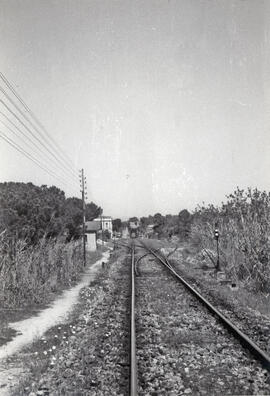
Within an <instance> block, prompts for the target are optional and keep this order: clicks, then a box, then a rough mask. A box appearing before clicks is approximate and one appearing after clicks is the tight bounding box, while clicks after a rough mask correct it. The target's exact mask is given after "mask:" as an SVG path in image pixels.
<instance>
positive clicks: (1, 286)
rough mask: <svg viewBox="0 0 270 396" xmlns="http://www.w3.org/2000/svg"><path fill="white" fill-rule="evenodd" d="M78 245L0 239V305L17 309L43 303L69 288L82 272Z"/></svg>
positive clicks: (4, 237)
mask: <svg viewBox="0 0 270 396" xmlns="http://www.w3.org/2000/svg"><path fill="white" fill-rule="evenodd" d="M81 252H82V249H81V246H80V242H79V241H71V242H69V243H65V242H63V241H61V240H60V239H46V238H45V237H44V238H42V239H41V240H40V241H39V242H38V243H37V244H35V245H33V246H31V245H30V246H29V245H28V244H27V242H26V241H25V240H21V239H19V240H16V241H14V240H12V239H10V238H7V237H6V236H5V234H4V233H2V234H1V235H0V305H1V306H2V307H3V306H8V307H10V306H11V307H15V306H16V307H17V306H23V305H29V304H40V303H43V302H47V300H48V296H49V295H50V293H51V292H56V291H57V290H61V289H62V288H63V287H66V286H69V285H71V284H72V282H73V281H74V280H76V279H77V277H78V275H79V273H80V272H81V271H82V269H83V260H82V253H81Z"/></svg>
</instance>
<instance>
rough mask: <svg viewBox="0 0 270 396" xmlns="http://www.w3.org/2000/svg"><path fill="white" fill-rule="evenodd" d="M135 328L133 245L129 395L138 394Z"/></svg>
mask: <svg viewBox="0 0 270 396" xmlns="http://www.w3.org/2000/svg"><path fill="white" fill-rule="evenodd" d="M137 388H138V379H137V359H136V328H135V247H134V245H133V246H132V250H131V302H130V384H129V394H130V396H137V395H138V391H137Z"/></svg>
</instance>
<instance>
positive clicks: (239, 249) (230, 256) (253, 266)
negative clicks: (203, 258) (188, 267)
mask: <svg viewBox="0 0 270 396" xmlns="http://www.w3.org/2000/svg"><path fill="white" fill-rule="evenodd" d="M216 225H217V226H218V228H219V231H220V238H219V242H220V253H221V256H220V259H221V265H222V267H223V269H224V271H225V272H226V273H227V275H228V276H229V277H231V278H233V279H235V280H239V281H241V282H242V283H243V284H245V285H246V286H247V287H248V288H252V289H255V290H260V291H263V292H269V287H270V276H269V252H270V239H269V237H270V194H269V193H266V192H265V191H263V192H260V191H259V190H257V189H254V190H252V189H250V188H249V189H248V190H247V191H244V190H240V189H239V188H237V190H236V191H235V192H234V193H233V194H231V195H229V196H228V201H227V202H226V203H223V204H222V205H221V207H215V206H213V205H209V206H207V207H206V206H203V207H199V208H197V210H196V211H195V213H194V215H193V223H192V227H191V239H192V241H193V242H194V244H195V245H196V246H197V247H199V248H200V249H208V250H210V251H211V252H212V253H213V254H215V252H216V241H215V239H214V228H215V226H216Z"/></svg>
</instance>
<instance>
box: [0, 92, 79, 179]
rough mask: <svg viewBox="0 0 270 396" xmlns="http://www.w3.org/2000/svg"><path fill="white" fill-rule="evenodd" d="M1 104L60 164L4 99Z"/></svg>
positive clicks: (0, 101)
mask: <svg viewBox="0 0 270 396" xmlns="http://www.w3.org/2000/svg"><path fill="white" fill-rule="evenodd" d="M0 103H2V104H3V105H4V107H5V108H6V109H7V110H8V111H9V112H10V113H11V114H12V115H13V116H14V117H15V118H16V120H17V121H18V122H19V123H20V124H22V126H23V127H24V128H25V129H26V130H27V131H28V132H29V133H30V134H31V136H32V137H33V138H34V139H36V140H37V141H38V142H39V143H40V144H41V145H42V146H43V147H44V148H45V150H47V151H49V152H50V154H51V155H52V156H53V158H55V159H56V161H57V162H59V160H58V158H57V157H56V156H55V154H54V153H52V152H51V151H50V150H49V149H48V148H47V147H46V146H45V144H44V143H43V142H42V141H41V140H40V139H39V138H38V137H37V136H36V135H35V134H34V133H33V132H32V131H31V129H29V128H28V126H27V125H25V123H24V122H23V121H22V120H21V119H20V118H19V117H18V116H17V114H16V113H14V111H12V110H11V108H10V107H9V106H8V105H7V104H6V103H5V102H4V101H3V100H2V99H0ZM59 164H60V166H61V167H62V169H66V170H67V171H68V172H69V169H68V168H67V167H65V168H64V167H63V165H62V163H61V162H60V163H59ZM74 179H75V177H74Z"/></svg>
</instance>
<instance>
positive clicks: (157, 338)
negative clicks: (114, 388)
mask: <svg viewBox="0 0 270 396" xmlns="http://www.w3.org/2000/svg"><path fill="white" fill-rule="evenodd" d="M123 247H127V248H128V249H129V251H130V255H131V266H130V268H131V292H130V296H131V301H130V386H129V394H130V395H132V396H136V395H138V394H139V395H148V394H149V395H150V394H153V395H167V394H169V395H182V394H183V395H186V394H189V393H190V394H213V395H214V394H216V395H217V394H219V393H218V391H217V390H214V392H213V393H211V386H212V387H213V389H214V388H215V384H214V383H212V385H211V384H210V385H209V384H208V385H207V384H206V383H205V379H207V378H208V379H209V376H210V377H211V378H213V367H211V364H210V366H209V373H207V372H206V371H207V367H206V366H205V365H204V366H203V367H202V371H203V372H204V375H203V379H202V378H201V379H200V380H199V382H198V381H197V382H198V383H197V384H196V380H195V384H196V385H195V387H194V388H193V389H192V387H190V384H189V381H188V380H187V379H188V375H187V373H188V372H189V368H188V366H187V364H188V362H185V358H184V357H183V356H182V355H181V350H180V354H179V353H178V352H177V348H176V347H175V346H174V348H173V351H172V350H171V349H170V348H169V349H168V348H167V347H166V345H165V344H164V342H163V341H162V340H164V339H166V337H167V336H166V332H168V333H170V330H169V329H166V328H165V327H163V328H162V329H161V327H159V325H158V324H157V323H158V322H159V318H158V316H159V314H161V312H159V308H157V309H155V314H154V317H155V323H152V324H151V323H150V324H149V323H148V322H147V321H148V318H149V316H151V315H152V313H151V310H150V311H149V310H148V309H146V307H145V306H146V305H147V304H148V305H149V293H150V294H151V290H153V293H152V294H151V298H152V301H151V304H152V305H153V306H154V305H155V304H156V303H157V307H160V306H161V305H162V300H163V298H160V296H161V295H159V296H158V297H159V298H158V299H156V296H155V291H157V290H158V288H159V287H160V285H158V282H160V279H163V284H169V282H174V286H173V289H175V288H177V286H178V287H179V286H180V285H179V282H180V283H181V285H182V286H181V287H182V289H181V297H179V298H183V297H182V296H185V297H184V298H185V299H186V298H187V297H186V295H185V293H186V289H188V290H189V292H190V298H191V299H192V302H191V303H190V308H187V310H188V311H190V312H191V311H192V310H194V308H195V310H194V313H193V314H192V315H194V316H193V317H195V315H197V314H198V310H200V308H199V307H198V306H197V305H196V304H194V299H196V300H199V301H200V303H201V304H203V306H204V307H202V308H201V309H202V310H203V309H204V311H203V314H201V313H200V314H199V316H200V315H201V316H203V317H204V318H205V317H206V316H207V315H209V312H208V314H207V313H206V311H207V310H208V311H210V312H211V313H212V314H214V315H211V316H212V318H211V319H210V322H211V325H209V324H208V325H206V328H208V329H209V330H210V329H211V330H212V327H213V324H215V326H216V329H217V330H214V333H213V338H214V337H215V331H217V334H218V336H217V337H216V338H217V339H218V342H217V345H220V342H221V341H220V339H222V340H223V344H222V347H224V349H225V350H226V353H224V356H226V359H227V363H228V366H229V367H230V368H232V372H233V367H231V366H233V365H232V363H233V362H236V363H235V364H236V366H237V367H238V370H239V378H238V376H237V375H235V374H234V375H232V379H231V381H232V389H231V391H230V390H228V385H225V383H223V381H222V380H221V379H220V378H219V380H218V381H219V382H218V383H217V384H219V392H220V391H222V392H224V389H227V390H228V392H229V393H227V394H239V393H237V392H239V389H240V388H241V387H242V388H243V391H244V393H245V394H252V393H250V392H254V391H258V390H259V389H260V387H261V388H262V387H264V385H265V384H266V388H268V393H269V391H270V384H269V383H267V380H266V375H267V374H266V371H264V370H263V369H262V367H261V365H260V364H258V367H257V366H256V365H257V362H256V360H255V359H257V360H259V361H260V363H261V364H262V365H263V367H264V368H265V369H266V370H268V371H269V369H270V359H269V357H268V356H267V355H266V354H265V352H264V351H262V350H260V348H259V347H258V346H257V345H256V344H254V343H253V342H252V341H251V340H250V339H249V338H248V337H247V336H246V335H245V334H244V333H243V332H241V331H240V330H239V329H237V327H236V326H235V325H234V324H233V323H231V322H230V321H229V320H228V319H227V318H225V317H224V315H222V313H220V312H218V310H217V309H216V308H215V307H214V306H213V305H212V304H210V303H208V301H207V300H206V299H205V298H204V297H203V296H201V295H200V294H199V293H198V292H197V291H196V290H195V289H194V288H193V287H192V286H190V285H189V284H188V283H187V282H186V281H185V280H184V279H183V278H181V277H180V276H179V275H178V274H177V273H176V272H175V270H174V269H173V267H172V266H171V264H170V263H169V262H168V260H166V258H164V257H162V255H161V254H160V253H159V252H158V251H153V250H151V249H149V248H148V247H147V246H146V245H145V244H142V243H140V244H138V243H137V244H136V245H135V244H134V242H133V244H132V246H131V247H130V246H126V245H124V246H123ZM135 247H136V253H137V256H136V255H135ZM142 250H143V251H144V252H142ZM150 257H153V258H154V259H155V262H153V259H151V258H150ZM157 262H158V263H159V265H160V264H162V269H161V267H160V270H158V269H157V268H158V267H157V266H156V265H157ZM146 263H148V265H149V263H150V266H152V267H155V266H156V267H155V268H152V269H151V270H150V271H148V272H147V271H146V272H145V267H146V265H145V264H146ZM138 266H140V271H138V268H137V267H138ZM141 268H143V271H142V270H141ZM160 271H161V272H160ZM139 272H140V276H136V275H138V273H139ZM172 275H173V278H174V279H173V278H172ZM149 280H151V285H150V286H151V287H150V286H149ZM135 286H136V289H137V290H135ZM151 288H152V289H151ZM183 289H184V290H183ZM169 290H170V286H169ZM176 293H177V292H176ZM186 294H189V293H186ZM144 295H147V298H146V299H145V296H144ZM135 296H137V298H136V301H135ZM167 296H169V294H168V295H167ZM171 297H173V296H170V298H171ZM166 298H167V300H168V297H166V296H165V297H164V301H165V300H166ZM155 299H156V300H157V301H156V302H155V301H154V300H155ZM187 300H188V298H187ZM146 301H147V304H146ZM165 303H166V304H168V301H167V302H165ZM151 304H150V305H151ZM169 306H170V310H171V313H172V315H175V316H177V324H176V327H175V332H177V331H178V330H179V328H180V329H181V312H180V313H179V314H178V312H177V311H178V306H179V305H178V306H177V305H176V301H175V298H174V301H171V304H169ZM161 310H162V309H161ZM185 315H186V313H184V316H185ZM192 315H191V317H192ZM185 320H186V319H185ZM208 320H209V319H208ZM146 322H147V323H146ZM161 322H162V320H161ZM199 322H202V321H201V318H199ZM185 323H186V322H185ZM135 324H136V326H135ZM220 324H222V326H220ZM223 326H225V327H226V329H227V330H229V332H230V333H232V334H233V337H236V338H237V342H239V341H240V343H241V344H242V346H244V348H243V347H242V346H241V345H239V344H238V345H237V342H236V341H235V339H233V337H232V336H231V338H230V341H229V342H228V345H229V346H228V347H227V349H226V347H225V345H226V341H224V339H226V337H227V336H228V335H227V334H226V335H225V336H224V335H222V337H221V335H220V333H222V332H224V331H225V333H226V330H223V328H222V327H223ZM136 330H137V334H136ZM191 333H192V332H191ZM186 337H187V338H188V334H186ZM196 337H197V340H196V343H197V344H199V342H200V339H198V334H197V336H195V338H196ZM224 337H225V338H224ZM176 338H177V336H176ZM190 338H191V339H193V341H194V334H191V335H190ZM203 338H204V336H202V340H203ZM179 339H180V341H181V337H179ZM149 340H150V341H149ZM148 342H149V343H148ZM202 342H203V343H204V342H205V341H202ZM208 342H209V341H208ZM213 342H214V343H215V340H213ZM180 343H181V342H180ZM136 344H137V348H136ZM193 344H194V342H193ZM193 344H192V345H193ZM184 345H186V344H185V343H184ZM193 346H194V345H193ZM148 348H149V350H150V354H149V351H148ZM229 348H231V349H232V357H231V360H232V361H231V362H230V359H229V357H230V351H229ZM180 349H181V348H180ZM247 349H248V352H247ZM198 350H199V351H200V353H201V354H202V353H203V352H202V351H201V350H202V348H201V347H200V346H198ZM235 350H237V353H235ZM153 351H154V352H153ZM160 351H162V356H161V357H160ZM166 351H167V352H166ZM155 353H156V358H155V357H154V358H153V355H155ZM187 353H188V352H187ZM250 353H252V354H253V356H254V358H255V359H253V358H252V357H251V356H250ZM237 354H239V356H237ZM147 355H148V356H147ZM172 355H175V356H174V357H172ZM160 358H162V365H163V366H162V367H163V368H162V369H160ZM167 358H168V364H167V363H166V359H167ZM211 358H212V356H211ZM226 359H225V361H226ZM210 360H211V359H210ZM217 360H218V358H217ZM137 361H138V367H137ZM181 361H182V364H181ZM223 361H224V359H223ZM146 362H147V364H145V363H146ZM223 363H224V362H223ZM181 365H182V367H181ZM155 366H156V367H155ZM164 367H165V369H164ZM191 367H192V364H191ZM220 367H224V364H223V365H222V364H221V365H220ZM176 368H177V369H179V372H178V373H177V370H176ZM181 371H182V373H181ZM222 371H223V374H222V375H221V377H222V378H223V377H226V378H227V379H228V378H230V369H229V368H228V367H226V369H225V368H224V369H223V368H222ZM164 373H165V374H164ZM251 373H252V374H251ZM251 375H252V376H253V379H251ZM256 376H258V378H259V380H258V382H259V384H257V380H256ZM199 377H202V374H201V372H200V374H199ZM238 379H239V384H238V385H237V380H238ZM209 381H210V379H209ZM211 381H212V379H211ZM211 381H210V382H211ZM265 381H266V382H265ZM193 382H194V378H193ZM200 382H201V385H200ZM262 383H263V384H262ZM254 384H255V385H254ZM152 385H153V386H152ZM223 385H224V386H225V388H223V389H222V390H221V389H220V387H223ZM209 386H210V389H209ZM237 386H238V388H237ZM216 387H217V388H218V386H216ZM235 389H236V392H235ZM193 390H195V392H196V393H193ZM209 390H210V393H209ZM260 390H261V389H260ZM268 393H260V394H268ZM223 394H225V393H223Z"/></svg>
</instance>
